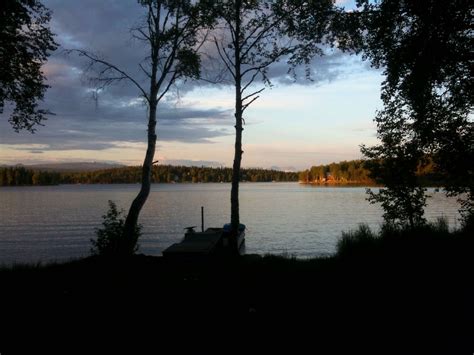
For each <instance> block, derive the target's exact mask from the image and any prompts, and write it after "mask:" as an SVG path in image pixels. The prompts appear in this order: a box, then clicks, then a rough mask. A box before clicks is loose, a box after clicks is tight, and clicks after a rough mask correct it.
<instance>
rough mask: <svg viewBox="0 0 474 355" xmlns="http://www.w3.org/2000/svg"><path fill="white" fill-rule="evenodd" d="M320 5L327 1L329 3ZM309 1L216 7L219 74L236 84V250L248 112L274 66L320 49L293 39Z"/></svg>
mask: <svg viewBox="0 0 474 355" xmlns="http://www.w3.org/2000/svg"><path fill="white" fill-rule="evenodd" d="M320 3H325V4H328V6H331V5H332V4H331V2H330V1H329V2H328V1H321V2H320ZM306 5H307V3H306V2H303V1H265V0H257V1H255V0H235V1H226V2H222V3H220V4H219V5H217V6H216V9H217V10H218V12H217V14H218V15H217V16H218V21H217V25H216V29H215V31H214V32H213V34H212V35H211V36H210V37H211V41H212V43H213V44H214V47H215V50H216V52H217V53H216V56H217V58H218V59H219V60H220V61H221V63H222V64H223V72H222V73H221V75H219V78H220V79H222V78H228V81H225V82H226V83H228V84H230V85H232V86H234V88H235V113H234V116H235V133H236V134H235V150H234V161H233V165H232V188H231V198H230V201H231V228H232V233H231V234H232V235H233V236H234V238H232V239H231V240H232V241H233V242H232V244H233V246H234V249H235V248H236V244H237V239H236V238H235V236H236V235H237V233H238V228H239V224H240V210H239V182H240V169H241V163H242V154H243V150H242V131H243V130H244V128H243V125H244V123H245V120H244V113H245V111H246V110H247V108H248V107H249V106H250V105H251V104H252V103H254V102H255V100H257V99H258V98H259V94H260V93H261V92H262V91H264V89H265V87H256V85H255V84H257V82H259V81H258V80H261V81H260V82H259V83H262V82H263V84H266V85H271V81H270V77H269V76H268V71H269V69H270V67H271V66H272V65H273V64H274V63H276V62H278V61H280V60H282V59H283V58H286V59H287V60H288V62H289V63H290V64H291V65H296V64H300V63H302V62H303V61H306V62H308V61H309V58H310V57H311V55H314V54H315V53H318V54H321V49H320V48H318V47H317V46H314V45H309V42H308V40H306V41H305V38H303V37H301V38H300V40H296V39H295V38H293V36H294V35H295V31H294V29H293V28H292V26H294V24H295V22H294V21H295V18H296V17H297V16H298V13H299V12H301V11H302V9H303V8H304V6H306ZM311 43H313V42H311Z"/></svg>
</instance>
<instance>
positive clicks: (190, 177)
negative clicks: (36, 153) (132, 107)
mask: <svg viewBox="0 0 474 355" xmlns="http://www.w3.org/2000/svg"><path fill="white" fill-rule="evenodd" d="M231 178H232V169H231V168H210V167H187V166H171V165H157V166H154V167H153V171H152V182H153V183H200V182H231ZM140 179H141V167H139V166H129V167H122V168H113V169H104V170H97V171H88V172H50V171H39V170H33V169H28V168H25V167H23V166H16V167H3V168H0V186H24V185H57V184H131V183H138V182H140ZM241 181H251V182H271V181H298V173H295V172H284V171H278V170H266V169H258V168H251V169H242V171H241Z"/></svg>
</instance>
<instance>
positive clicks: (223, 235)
mask: <svg viewBox="0 0 474 355" xmlns="http://www.w3.org/2000/svg"><path fill="white" fill-rule="evenodd" d="M194 228H196V226H192V227H186V228H185V229H186V233H185V234H184V238H183V240H182V241H181V242H179V243H175V244H173V245H171V246H170V247H168V248H167V249H165V250H164V251H163V256H165V257H167V258H170V257H172V258H185V259H187V258H192V259H194V258H202V257H207V256H210V255H217V254H222V253H225V252H226V251H229V250H230V240H229V238H231V234H230V232H231V224H230V223H227V224H225V225H224V227H223V228H207V229H206V230H205V231H204V232H196V231H195V230H194ZM244 241H245V225H244V224H240V226H239V233H238V235H237V247H238V249H239V253H241V254H242V253H243V250H244V248H243V246H244Z"/></svg>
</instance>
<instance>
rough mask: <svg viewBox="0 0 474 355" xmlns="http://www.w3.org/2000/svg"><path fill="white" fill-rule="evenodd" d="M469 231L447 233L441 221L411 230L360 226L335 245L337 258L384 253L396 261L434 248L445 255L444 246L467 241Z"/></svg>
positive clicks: (389, 225) (388, 226)
mask: <svg viewBox="0 0 474 355" xmlns="http://www.w3.org/2000/svg"><path fill="white" fill-rule="evenodd" d="M469 228H472V227H468V226H461V228H459V229H456V230H450V228H449V226H448V222H447V221H446V219H444V218H438V219H437V220H436V221H434V222H429V223H428V222H427V223H425V224H423V225H417V226H415V227H411V226H409V225H397V224H391V223H388V224H387V223H384V224H383V225H382V226H381V228H380V230H378V231H373V230H371V229H370V228H369V226H367V225H366V224H361V225H359V227H358V228H357V229H355V230H351V231H348V232H343V233H342V237H341V239H339V241H338V243H337V256H339V257H346V256H355V255H359V256H363V255H369V254H371V255H372V256H376V255H377V254H381V253H384V254H388V255H393V256H394V257H395V258H396V259H397V260H399V255H400V254H401V253H407V251H408V250H411V251H412V252H413V253H414V255H415V256H417V257H419V255H418V254H419V253H420V252H424V253H428V252H429V251H432V250H433V249H436V248H437V247H439V250H438V252H441V253H447V252H448V250H447V249H446V246H448V245H450V243H452V242H454V241H455V240H456V238H459V239H465V240H467V239H471V238H470V236H471V232H472V230H470V229H469ZM466 237H467V238H466Z"/></svg>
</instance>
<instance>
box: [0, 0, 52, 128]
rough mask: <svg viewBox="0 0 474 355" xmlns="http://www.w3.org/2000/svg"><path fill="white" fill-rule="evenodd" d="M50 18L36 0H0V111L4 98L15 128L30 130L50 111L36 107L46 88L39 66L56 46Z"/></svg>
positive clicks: (44, 8) (10, 120)
mask: <svg viewBox="0 0 474 355" xmlns="http://www.w3.org/2000/svg"><path fill="white" fill-rule="evenodd" d="M50 19H51V13H50V11H49V10H48V9H47V8H46V7H45V6H44V5H42V4H41V2H39V1H37V0H29V1H28V0H3V1H2V5H1V6H0V114H3V111H4V109H5V102H7V103H11V104H13V105H14V108H13V111H12V113H11V115H10V117H9V119H8V121H9V122H10V124H11V125H12V127H13V129H14V130H15V131H17V132H18V131H20V130H21V129H26V130H28V131H30V132H32V133H34V131H35V126H36V125H41V122H42V121H43V120H45V119H46V115H47V114H48V113H50V112H49V111H47V110H45V109H40V108H38V101H41V100H43V98H44V94H45V92H46V89H47V88H48V85H46V84H45V83H44V82H45V80H46V78H45V76H44V73H43V72H42V71H41V66H42V65H43V64H44V63H45V62H46V60H47V58H48V56H49V54H50V52H51V51H54V50H55V49H56V48H57V44H56V42H55V41H54V39H53V34H52V33H51V30H50V29H49V27H48V25H49V21H50Z"/></svg>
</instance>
